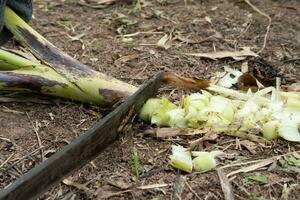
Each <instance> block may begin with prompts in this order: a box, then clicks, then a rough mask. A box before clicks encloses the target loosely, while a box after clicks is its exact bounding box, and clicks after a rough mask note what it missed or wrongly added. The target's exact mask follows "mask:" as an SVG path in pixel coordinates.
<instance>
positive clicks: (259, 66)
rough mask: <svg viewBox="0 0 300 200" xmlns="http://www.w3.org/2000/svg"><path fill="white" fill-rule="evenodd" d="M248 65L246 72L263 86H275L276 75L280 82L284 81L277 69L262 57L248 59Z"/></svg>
mask: <svg viewBox="0 0 300 200" xmlns="http://www.w3.org/2000/svg"><path fill="white" fill-rule="evenodd" d="M248 65H249V72H248V73H249V74H251V75H252V76H254V77H255V78H256V79H257V80H258V81H259V82H260V83H262V84H263V85H264V86H265V87H269V86H275V85H276V77H280V78H281V80H282V82H284V81H285V80H284V77H283V76H282V74H280V72H279V70H278V69H277V68H275V67H274V66H273V65H272V64H271V63H269V62H268V61H266V60H264V59H263V58H255V59H253V60H250V61H249V63H248Z"/></svg>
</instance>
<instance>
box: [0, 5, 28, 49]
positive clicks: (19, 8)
mask: <svg viewBox="0 0 300 200" xmlns="http://www.w3.org/2000/svg"><path fill="white" fill-rule="evenodd" d="M6 5H7V6H9V7H10V8H11V9H13V10H14V11H15V12H16V13H17V14H18V15H19V16H20V17H21V18H23V19H24V20H25V21H26V22H28V21H29V20H30V19H31V16H32V1H31V0H0V45H2V44H4V43H5V42H7V40H9V39H10V38H11V37H12V36H13V35H12V34H11V33H10V32H9V31H8V30H7V29H6V28H5V27H3V26H4V24H3V23H4V22H3V14H4V8H5V6H6Z"/></svg>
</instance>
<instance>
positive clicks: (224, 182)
mask: <svg viewBox="0 0 300 200" xmlns="http://www.w3.org/2000/svg"><path fill="white" fill-rule="evenodd" d="M217 172H218V176H219V179H220V183H221V187H222V191H223V193H224V198H225V200H234V195H233V191H232V187H231V184H230V182H229V180H228V178H227V176H226V174H225V173H224V170H223V169H221V168H219V169H217Z"/></svg>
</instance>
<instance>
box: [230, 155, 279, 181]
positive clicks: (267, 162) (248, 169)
mask: <svg viewBox="0 0 300 200" xmlns="http://www.w3.org/2000/svg"><path fill="white" fill-rule="evenodd" d="M276 160H277V159H274V158H271V159H267V160H263V161H261V162H259V163H256V164H253V165H250V166H248V167H243V168H241V169H238V170H235V171H233V172H230V173H229V174H227V177H230V176H233V175H235V174H239V173H247V172H251V171H255V170H257V169H260V168H262V167H266V166H268V165H270V164H272V163H273V162H274V161H276Z"/></svg>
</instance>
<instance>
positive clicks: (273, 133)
mask: <svg viewBox="0 0 300 200" xmlns="http://www.w3.org/2000/svg"><path fill="white" fill-rule="evenodd" d="M278 125H279V122H278V121H269V122H267V123H265V124H263V128H262V134H263V136H264V138H266V139H267V140H273V139H276V138H278V131H277V129H278Z"/></svg>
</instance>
